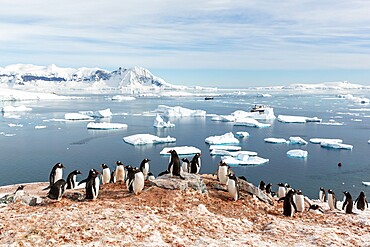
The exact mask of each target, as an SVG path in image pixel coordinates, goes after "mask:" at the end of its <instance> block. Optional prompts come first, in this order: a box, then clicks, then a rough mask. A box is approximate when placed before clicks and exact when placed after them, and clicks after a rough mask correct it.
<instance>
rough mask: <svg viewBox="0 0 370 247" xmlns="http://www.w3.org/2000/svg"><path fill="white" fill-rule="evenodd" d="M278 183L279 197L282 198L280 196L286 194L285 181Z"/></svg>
mask: <svg viewBox="0 0 370 247" xmlns="http://www.w3.org/2000/svg"><path fill="white" fill-rule="evenodd" d="M277 185H278V186H279V188H278V191H277V194H278V197H279V199H280V198H283V197H284V196H285V194H286V188H285V184H283V183H278V184H277Z"/></svg>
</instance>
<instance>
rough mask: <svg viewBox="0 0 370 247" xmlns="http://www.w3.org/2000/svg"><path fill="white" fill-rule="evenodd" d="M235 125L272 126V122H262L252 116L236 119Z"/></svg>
mask: <svg viewBox="0 0 370 247" xmlns="http://www.w3.org/2000/svg"><path fill="white" fill-rule="evenodd" d="M234 125H236V126H248V127H256V128H267V127H270V126H271V124H266V123H260V122H258V121H257V120H256V119H254V118H250V117H244V118H238V119H237V120H236V121H235V123H234Z"/></svg>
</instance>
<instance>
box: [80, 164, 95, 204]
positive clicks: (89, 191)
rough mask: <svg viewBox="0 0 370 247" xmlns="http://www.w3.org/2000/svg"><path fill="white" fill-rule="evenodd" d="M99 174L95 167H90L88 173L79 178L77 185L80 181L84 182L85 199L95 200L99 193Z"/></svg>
mask: <svg viewBox="0 0 370 247" xmlns="http://www.w3.org/2000/svg"><path fill="white" fill-rule="evenodd" d="M99 174H100V172H98V171H97V170H95V169H90V171H89V175H88V176H87V178H86V179H84V180H81V181H80V182H79V183H78V185H80V184H82V183H86V187H85V192H86V196H85V199H91V200H95V199H96V198H97V197H98V194H99V186H100V179H99Z"/></svg>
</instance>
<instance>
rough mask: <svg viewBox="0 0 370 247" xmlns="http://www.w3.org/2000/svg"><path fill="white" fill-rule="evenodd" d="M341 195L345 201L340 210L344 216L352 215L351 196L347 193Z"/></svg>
mask: <svg viewBox="0 0 370 247" xmlns="http://www.w3.org/2000/svg"><path fill="white" fill-rule="evenodd" d="M343 194H344V195H345V197H346V199H345V200H344V202H343V205H342V210H344V211H346V214H352V213H353V212H352V210H353V199H352V195H351V194H350V193H349V192H348V191H344V192H343Z"/></svg>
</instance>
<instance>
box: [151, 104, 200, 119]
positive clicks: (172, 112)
mask: <svg viewBox="0 0 370 247" xmlns="http://www.w3.org/2000/svg"><path fill="white" fill-rule="evenodd" d="M155 112H158V113H162V115H163V116H165V117H205V116H206V111H203V110H191V109H188V108H184V107H181V106H174V107H170V106H166V105H159V106H158V107H157V109H156V110H155Z"/></svg>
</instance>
